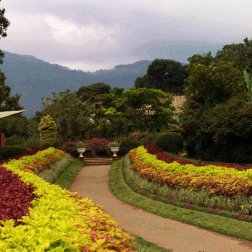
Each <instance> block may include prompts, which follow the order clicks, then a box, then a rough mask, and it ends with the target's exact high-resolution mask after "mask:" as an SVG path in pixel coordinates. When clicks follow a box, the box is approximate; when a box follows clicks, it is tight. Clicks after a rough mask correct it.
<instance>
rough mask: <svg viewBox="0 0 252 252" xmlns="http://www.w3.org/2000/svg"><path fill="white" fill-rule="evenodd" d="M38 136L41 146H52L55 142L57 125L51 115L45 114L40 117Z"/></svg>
mask: <svg viewBox="0 0 252 252" xmlns="http://www.w3.org/2000/svg"><path fill="white" fill-rule="evenodd" d="M39 136H40V142H41V144H42V145H43V146H48V147H49V146H54V145H55V144H56V143H57V141H58V139H57V125H56V123H55V122H54V120H53V118H52V117H51V116H49V115H47V116H44V117H43V118H42V119H41V121H40V123H39Z"/></svg>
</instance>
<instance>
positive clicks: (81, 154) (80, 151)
mask: <svg viewBox="0 0 252 252" xmlns="http://www.w3.org/2000/svg"><path fill="white" fill-rule="evenodd" d="M77 151H78V152H79V154H80V156H79V157H80V158H83V157H84V156H83V153H84V152H85V151H86V148H77Z"/></svg>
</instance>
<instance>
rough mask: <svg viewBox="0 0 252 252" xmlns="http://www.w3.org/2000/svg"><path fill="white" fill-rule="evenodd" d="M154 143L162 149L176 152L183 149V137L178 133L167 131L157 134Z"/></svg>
mask: <svg viewBox="0 0 252 252" xmlns="http://www.w3.org/2000/svg"><path fill="white" fill-rule="evenodd" d="M156 145H157V146H158V147H159V148H161V149H163V150H164V151H167V152H171V153H175V154H178V153H179V152H180V151H182V150H183V138H182V136H181V135H180V134H178V133H174V132H169V133H166V134H163V135H161V136H159V137H158V138H157V140H156Z"/></svg>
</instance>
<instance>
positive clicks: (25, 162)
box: [8, 147, 64, 173]
mask: <svg viewBox="0 0 252 252" xmlns="http://www.w3.org/2000/svg"><path fill="white" fill-rule="evenodd" d="M63 156H64V152H63V151H61V150H58V149H55V148H53V147H50V148H48V149H46V150H42V151H38V152H37V153H36V154H35V155H29V156H23V157H21V158H20V159H18V162H16V161H17V160H16V159H13V160H10V161H9V162H8V164H12V163H13V164H15V166H16V167H17V168H19V169H21V170H22V171H27V172H35V173H37V172H40V171H43V170H44V169H47V168H48V167H49V166H50V165H51V164H52V163H54V162H56V161H57V160H59V159H60V158H62V157H63Z"/></svg>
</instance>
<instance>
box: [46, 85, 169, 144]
mask: <svg viewBox="0 0 252 252" xmlns="http://www.w3.org/2000/svg"><path fill="white" fill-rule="evenodd" d="M172 112H173V111H172V107H171V97H170V96H169V95H168V94H166V93H165V92H163V91H161V90H157V89H146V88H139V89H129V90H123V89H120V88H111V87H110V86H108V85H107V84H104V83H96V84H92V85H90V86H85V87H81V88H80V89H79V90H78V91H77V92H64V93H60V94H59V95H57V96H56V97H54V98H52V99H49V100H47V103H45V104H44V110H43V113H42V115H45V114H48V115H51V116H52V117H53V118H54V121H55V122H56V124H57V125H58V127H59V129H58V130H59V133H60V135H62V136H63V138H64V139H65V140H66V139H69V138H74V139H78V138H83V137H85V138H88V137H91V136H97V135H99V136H103V137H107V138H111V139H113V138H117V137H120V136H125V135H128V134H129V133H130V132H133V131H142V132H144V131H160V130H161V129H162V128H168V123H169V122H171V121H172Z"/></svg>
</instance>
